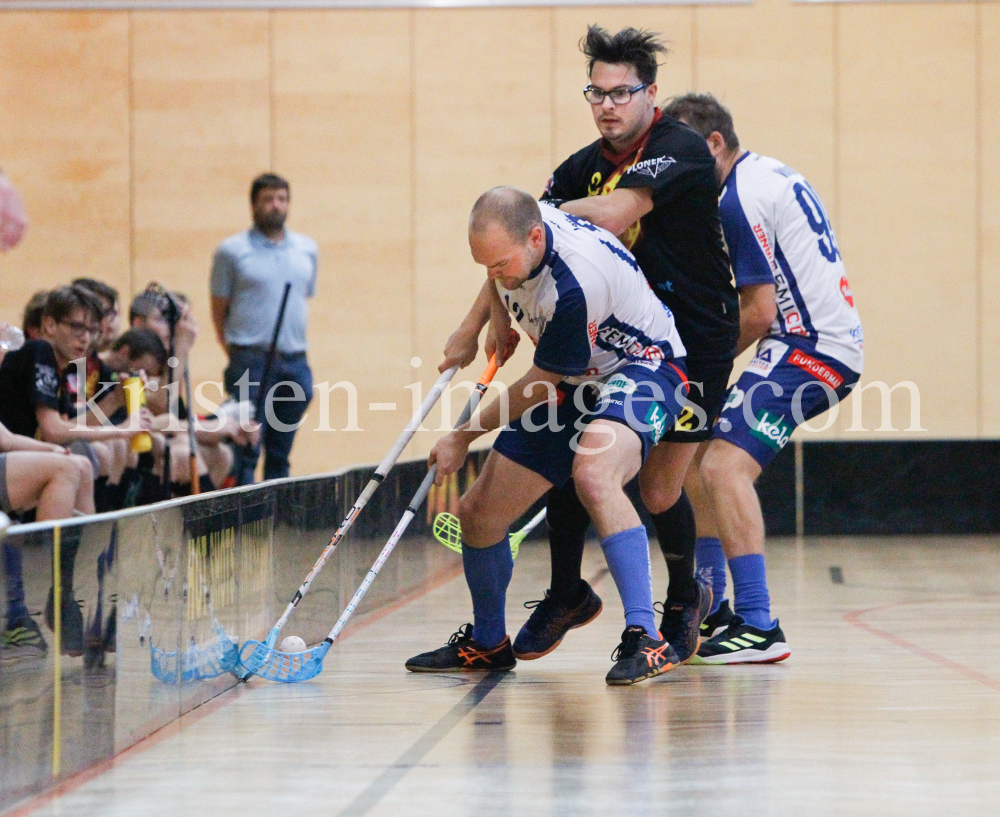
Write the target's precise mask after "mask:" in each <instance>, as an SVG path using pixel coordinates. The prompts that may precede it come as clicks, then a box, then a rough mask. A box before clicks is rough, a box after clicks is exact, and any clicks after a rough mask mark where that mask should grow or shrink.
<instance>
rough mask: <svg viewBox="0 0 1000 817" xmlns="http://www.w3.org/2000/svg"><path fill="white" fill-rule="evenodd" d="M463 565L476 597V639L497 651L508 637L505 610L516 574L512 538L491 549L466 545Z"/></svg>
mask: <svg viewBox="0 0 1000 817" xmlns="http://www.w3.org/2000/svg"><path fill="white" fill-rule="evenodd" d="M462 563H463V564H464V565H465V581H466V582H467V583H468V585H469V591H470V592H471V593H472V613H473V618H474V624H473V627H472V637H473V638H474V639H476V641H478V642H479V643H480V644H482V645H483V646H484V647H495V646H497V644H499V643H500V642H501V641H503V640H504V639H505V638H506V637H507V621H506V619H505V618H504V607H505V606H506V604H507V585H508V584H510V577H511V574H512V573H513V572H514V558H513V556H511V553H510V537H509V536H505V537H504V538H503V539H502V540H501V541H499V542H497V543H496V544H495V545H491V546H490V547H488V548H474V547H469V546H468V545H466V544H463V545H462Z"/></svg>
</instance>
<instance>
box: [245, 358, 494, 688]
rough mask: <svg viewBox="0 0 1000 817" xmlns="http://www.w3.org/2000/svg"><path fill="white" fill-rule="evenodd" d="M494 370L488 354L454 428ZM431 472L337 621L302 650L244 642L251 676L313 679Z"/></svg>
mask: <svg viewBox="0 0 1000 817" xmlns="http://www.w3.org/2000/svg"><path fill="white" fill-rule="evenodd" d="M496 371H497V366H496V362H495V360H494V359H493V358H492V357H491V358H490V362H489V365H487V367H486V371H484V372H483V376H482V377H480V378H479V382H478V383H477V384H476V389H475V391H473V392H472V394H471V396H470V397H469V402H468V403H466V405H465V408H464V409H462V414H461V416H460V417H459V418H458V422H457V423H456V424H455V427H456V428H458V427H459V426H461V425H464V424H465V423H466V422H468V420H469V418H470V417H472V414H473V412H474V411H475V410H476V406H478V405H479V402H480V401H481V400H482V399H483V394H484V393H485V391H486V388H487V387H488V386H489V384H490V381H491V380H492V379H493V375H495V374H496ZM435 474H437V465H433V466H431V468H430V470H428V472H427V476H425V477H424V481H423V482H421V483H420V487H419V488H418V489H417V492H416V493H415V494H414V495H413V499H412V500H411V501H410V504H409V506H407V508H406V511H405V513H404V514H403V518H402V519H400V520H399V524H398V525H396V529H395V530H394V531H393V532H392V536H390V537H389V541H388V542H387V543H386V545H385V547H384V548H382V552H381V553H380V554H379V557H378V559H376V560H375V564H374V565H372V567H371V569H370V570H369V571H368V575H367V576H365V580H364V581H363V582H362V583H361V586H360V587H359V588H358V590H357V592H356V593H355V594H354V597H353V598H352V599H351V601H350V603H349V604H348V605H347V608H346V609H345V610H344V612H343V613H341V615H340V618H339V619H337V623H336V624H334V625H333V629H332V630H330V634H329V635H328V636H327V637H326V638H325V639H323V641H321V642H320V643H319V644H318V645H316V646H315V647H312V648H311V649H308V650H303V651H302V652H281V651H280V650H275V649H274V645H273V643H272V644H271V646H270V647H268V646H267V645H266V644H261V643H260V642H253V641H248V642H247V643H246V644H244V645H243V649H242V650H241V652H240V655H241V657H242V656H243V655H246V656H247V660H244V661H243V666H245V667H246V666H249V665H250V664H251V663H252V664H253V665H254V666H255V667H256V668H255V669H254V670H253V672H254V674H255V675H259V676H260V677H261V678H266V679H267V680H268V681H280V682H281V683H285V684H297V683H299V682H300V681H308V680H309V679H310V678H315V677H316V676H317V675H319V674H320V672H322V671H323V659H324V657H326V654H327V653H328V652H329V651H330V647H331V646H333V642H334V641H336V640H337V636H339V635H340V631H341V630H343V629H344V625H345V624H347V620H348V619H349V618H350V617H351V615H352V614H353V613H354V611H355V610H356V609H357V607H358V605H359V604H360V603H361V599H363V598H364V597H365V593H367V592H368V588H369V587H371V584H372V582H373V581H375V577H376V576H377V575H378V572H379V570H381V569H382V565H384V564H385V562H386V559H388V558H389V554H390V553H392V551H393V549H394V548H395V547H396V544H397V543H398V542H399V540H400V539H401V538H402V536H403V533H404V532H405V531H406V528H407V527H408V526H409V524H410V520H411V519H413V517H414V516H415V515H416V513H417V510H418V509H419V508H420V506H421V505H422V504H423V501H424V499H426V497H427V492H428V491H429V490H430V488H431V485H432V484H433V483H434V476H435ZM251 645H256V646H253V647H252V652H251V650H249V649H248V647H251Z"/></svg>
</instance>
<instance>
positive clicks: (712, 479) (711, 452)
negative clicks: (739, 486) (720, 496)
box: [700, 443, 751, 493]
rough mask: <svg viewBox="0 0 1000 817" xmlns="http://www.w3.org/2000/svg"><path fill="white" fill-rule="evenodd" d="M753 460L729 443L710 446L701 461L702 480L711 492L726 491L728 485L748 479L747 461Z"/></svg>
mask: <svg viewBox="0 0 1000 817" xmlns="http://www.w3.org/2000/svg"><path fill="white" fill-rule="evenodd" d="M749 459H751V458H750V455H749V454H747V453H746V452H745V451H743V449H741V448H737V447H736V446H734V445H730V444H728V443H718V444H713V445H710V446H709V448H708V451H707V452H706V453H705V457H704V459H703V460H702V461H701V469H700V474H701V479H702V482H703V483H704V485H705V487H706V488H707V489H708V491H709V492H712V493H714V492H715V491H718V490H723V489H725V487H726V485H728V484H731V483H733V482H740V481H742V480H744V479H745V478H746V477H747V474H746V473H745V472H746V471H747V467H746V461H747V460H749Z"/></svg>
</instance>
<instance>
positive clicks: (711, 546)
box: [695, 536, 726, 615]
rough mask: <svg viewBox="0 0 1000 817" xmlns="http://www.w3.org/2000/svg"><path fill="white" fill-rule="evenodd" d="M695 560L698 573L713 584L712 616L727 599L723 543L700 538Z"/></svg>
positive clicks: (715, 539) (714, 539)
mask: <svg viewBox="0 0 1000 817" xmlns="http://www.w3.org/2000/svg"><path fill="white" fill-rule="evenodd" d="M695 558H696V559H697V563H698V572H699V573H701V574H702V575H704V576H705V578H706V579H708V580H709V581H710V582H711V583H712V609H711V610H710V611H709V615H711V614H712V613H714V612H715V611H716V610H718V609H719V605H720V604H722V600H723V599H724V598H725V597H726V554H725V551H723V549H722V542H720V541H719V540H718V539H717V538H716V537H714V536H699V537H698V544H697V548H696V550H695Z"/></svg>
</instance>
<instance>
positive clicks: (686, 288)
mask: <svg viewBox="0 0 1000 817" xmlns="http://www.w3.org/2000/svg"><path fill="white" fill-rule="evenodd" d="M581 49H582V50H583V53H584V54H585V55H586V57H587V59H588V63H587V72H588V77H589V83H588V85H587V87H586V88H585V89H584V96H585V97H586V99H587V102H589V103H590V108H591V112H592V113H593V116H594V123H595V124H596V125H597V129H598V131H599V132H600V134H601V138H600V139H598V140H597V141H596V142H594V143H592V144H590V145H588V146H587V147H585V148H584V149H583V150H581V151H579V152H577V153H575V154H573V155H572V156H570V157H569V158H568V159H567V160H566V161H565V162H563V163H562V164H561V165H560V166H559V167H558V168H556V171H555V173H553V174H552V178H551V179H550V180H549V183H548V186H547V187H546V189H545V194H544V196H543V199H544V200H547V201H549V202H550V203H552V204H556V205H557V206H558V207H559V208H560V209H561V210H563V211H564V212H567V213H571V214H572V215H575V216H579V217H581V218H585V219H587V220H588V221H590V222H592V223H594V224H596V225H598V226H600V227H604V228H605V229H607V230H608V231H610V232H612V233H614V234H615V235H617V236H618V237H619V238H620V239H621V240H622V242H623V243H624V244H625V246H626V247H628V248H629V249H630V250H631V251H632V253H633V254H634V255H635V258H636V260H637V261H638V262H639V266H640V267H642V271H643V272H644V273H645V275H646V279H647V280H648V281H649V284H650V286H651V287H652V288H653V291H654V292H655V293H656V295H657V296H658V297H659V298H660V300H661V301H663V303H665V304H666V305H667V306H668V307H669V308H670V310H671V311H672V312H673V314H674V319H675V321H676V322H677V328H678V330H679V331H680V334H681V338H682V339H683V340H684V345H685V347H686V348H687V352H688V357H687V361H688V377H689V378H690V380H691V390H690V394H689V395H688V397H687V401H688V402H687V404H686V407H685V409H684V411H683V412H682V413H681V416H680V417H678V418H677V420H676V422H675V423H674V426H673V428H672V429H671V430H669V431H668V432H667V434H666V436H665V437H664V438H663V440H662V441H661V442H660V443H659V445H657V446H656V448H655V449H654V450H653V453H652V454H651V455H650V457H649V459H648V460H647V461H646V463H645V465H644V466H643V468H642V471H641V472H640V474H639V485H640V489H641V493H642V499H643V502H644V503H645V505H646V507H647V508H648V509H649V510H650V512H651V513H652V514H653V522H654V524H655V526H656V533H657V537H658V539H659V541H660V547H661V549H662V550H663V554H664V557H665V558H666V562H667V570H668V572H669V576H670V583H669V588H668V593H667V599H666V602H665V604H664V608H665V610H664V615H663V620H662V623H661V625H660V631H661V632H662V633H663V635H664V637H665V638H667V639H668V640H669V641H670V643H671V645H672V646H673V648H674V650H675V652H676V653H677V656H678V658H679V660H681V661H685V660H687V659H688V658H690V657H691V656H692V655H693V654H694V651H695V650H696V649H697V646H698V637H699V636H698V631H699V626H700V623H701V620H702V619H703V618H704V617H705V615H706V614H707V612H708V607H709V604H710V595H711V594H710V592H709V590H708V588H707V587H705V586H703V585H701V584H700V583H699V582H698V581H697V580H696V579H695V575H694V552H695V526H694V515H693V512H692V509H691V504H690V502H689V501H688V499H687V496H686V495H685V494H684V493H683V490H682V488H683V481H684V474H685V472H686V471H687V469H688V465H689V464H690V462H691V459H692V457H693V456H694V453H695V451H696V450H697V447H698V443H700V442H701V441H703V440H706V439H708V435H709V433H710V431H711V426H712V422H713V421H714V419H715V417H716V415H717V414H718V412H719V410H720V408H721V407H722V403H723V401H724V400H725V395H726V388H727V386H728V381H729V373H730V372H731V370H732V362H733V351H734V349H735V346H736V338H737V335H738V332H739V303H738V299H737V297H736V290H735V288H734V287H733V284H732V279H731V276H730V272H729V261H728V259H727V257H726V251H725V248H724V246H723V242H722V230H721V228H720V226H719V214H718V198H717V197H718V190H717V186H716V181H715V172H714V163H713V160H712V155H711V153H709V151H708V149H707V147H706V145H705V140H704V139H702V138H700V137H699V136H698V134H696V133H695V132H694V131H692V130H691V129H690V128H688V127H687V126H685V125H683V124H681V123H680V122H678V121H677V120H676V119H674V118H672V117H670V116H667V115H664V114H663V113H662V112H661V111H660V110H659V109H658V108H657V107H656V71H657V61H658V59H659V57H660V55H662V54H665V53H666V48H665V47H664V46H663V45H662V43H661V42H660V41H659V40H658V39H657V36H656V35H655V34H652V33H650V32H645V31H637V30H636V29H634V28H626V29H623V30H622V31H619V32H618V33H617V34H614V35H612V34H610V33H608V32H607V31H605V30H603V29H601V28H598V27H597V26H591V27H590V28H589V29H588V30H587V35H586V36H585V37H584V38H583V41H582V42H581ZM548 514H549V542H550V547H551V551H552V584H551V588H550V590H549V592H548V593H546V595H545V599H544V600H543V601H542V602H541V603H540V604H539V605H538V606H537V607H536V608H535V611H534V613H533V614H532V616H531V618H530V619H529V620H528V622H527V623H526V624H525V625H524V627H522V628H521V632H520V633H519V634H518V636H517V639H516V640H515V642H514V652H515V654H516V655H517V656H518V657H521V658H538V657H540V656H542V655H545V654H546V653H547V652H549V651H551V650H552V649H554V648H555V647H556V646H557V645H558V643H559V641H560V640H561V639H562V637H563V635H564V634H565V633H566V631H567V630H568V629H570V628H572V627H578V626H580V625H582V624H585V623H586V622H587V621H589V620H591V619H592V618H593V617H594V616H595V615H596V614H597V612H598V611H599V610H600V607H601V601H600V599H599V598H598V597H597V596H596V594H595V593H594V591H593V590H592V589H591V588H590V586H589V585H588V584H587V583H586V582H585V581H584V580H583V579H582V578H581V576H580V565H581V561H582V557H583V544H584V537H585V535H586V530H587V526H588V524H589V518H588V516H587V514H586V512H585V511H584V509H583V507H582V505H581V504H580V502H579V500H578V499H577V497H576V494H575V492H574V489H573V485H572V483H570V484H569V485H567V486H565V487H562V488H553V490H552V491H550V492H549V496H548Z"/></svg>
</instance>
